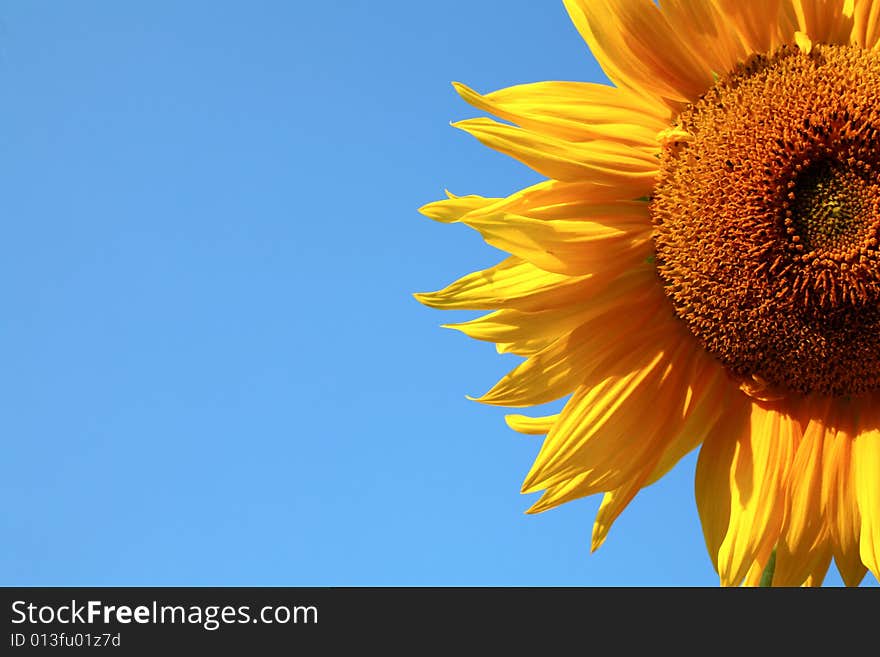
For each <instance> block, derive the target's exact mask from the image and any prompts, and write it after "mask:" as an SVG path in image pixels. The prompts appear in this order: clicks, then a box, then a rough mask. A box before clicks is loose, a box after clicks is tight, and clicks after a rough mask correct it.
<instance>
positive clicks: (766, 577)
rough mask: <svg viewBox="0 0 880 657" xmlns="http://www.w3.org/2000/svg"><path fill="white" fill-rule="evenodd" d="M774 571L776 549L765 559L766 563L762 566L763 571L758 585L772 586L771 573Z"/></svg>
mask: <svg viewBox="0 0 880 657" xmlns="http://www.w3.org/2000/svg"><path fill="white" fill-rule="evenodd" d="M775 571H776V550H775V549H774V550H773V552H771V553H770V559H769V560H768V561H767V565H766V566H765V567H764V572H763V573H762V574H761V583H760V584H759V586H761V587H762V588H763V587H765V586H773V573H774V572H775Z"/></svg>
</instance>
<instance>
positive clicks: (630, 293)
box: [444, 266, 660, 344]
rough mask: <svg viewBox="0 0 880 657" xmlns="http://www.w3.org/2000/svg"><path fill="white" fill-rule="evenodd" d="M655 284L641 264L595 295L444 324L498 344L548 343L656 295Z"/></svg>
mask: <svg viewBox="0 0 880 657" xmlns="http://www.w3.org/2000/svg"><path fill="white" fill-rule="evenodd" d="M659 285H660V283H659V281H657V278H656V274H655V273H654V272H653V271H652V270H651V268H650V267H647V266H645V267H643V268H641V269H640V270H637V271H633V272H632V273H629V274H627V275H624V276H621V277H619V278H617V279H615V280H612V281H611V282H609V283H608V284H607V286H603V288H602V289H601V291H600V292H599V293H598V294H595V295H587V294H584V298H583V299H582V300H581V301H579V302H578V303H571V304H568V305H565V306H561V307H559V308H550V309H548V310H539V311H535V312H526V311H522V310H499V311H496V312H494V313H490V314H488V315H484V316H482V317H478V318H477V319H472V320H470V321H467V322H461V323H459V324H444V326H445V327H446V328H451V329H455V330H457V331H461V332H462V333H464V334H465V335H467V336H468V337H470V338H473V339H475V340H486V341H489V342H496V343H501V344H513V343H519V342H526V341H532V340H535V339H541V340H548V341H550V342H552V341H554V340H556V339H558V338H560V337H561V336H563V335H565V334H567V333H570V332H571V331H573V330H574V329H576V328H577V327H579V326H582V325H583V324H586V323H587V322H589V321H591V320H594V319H596V318H597V317H600V316H603V315H607V314H608V313H609V312H615V311H616V312H618V313H627V314H629V313H630V312H631V309H632V308H633V305H632V304H633V303H638V302H640V301H641V300H642V297H643V296H644V295H645V294H649V295H652V296H656V292H655V291H652V290H650V289H649V288H651V287H656V286H659ZM585 291H586V290H585Z"/></svg>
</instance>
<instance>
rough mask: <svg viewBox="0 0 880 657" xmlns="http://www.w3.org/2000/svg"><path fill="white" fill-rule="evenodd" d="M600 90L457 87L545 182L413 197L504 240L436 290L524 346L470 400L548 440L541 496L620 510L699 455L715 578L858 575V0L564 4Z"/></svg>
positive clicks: (861, 69) (862, 466)
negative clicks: (428, 199)
mask: <svg viewBox="0 0 880 657" xmlns="http://www.w3.org/2000/svg"><path fill="white" fill-rule="evenodd" d="M565 6H566V8H567V10H568V12H569V14H570V16H571V18H572V20H573V21H574V24H575V26H576V27H577V29H578V31H579V32H580V34H581V35H582V36H583V38H584V40H585V41H586V42H587V44H588V46H589V48H590V50H591V51H592V53H593V55H594V56H595V57H596V59H597V60H598V62H599V64H600V65H601V66H602V68H603V70H604V71H605V73H606V74H607V76H608V78H609V79H610V80H611V81H612V83H613V85H614V86H609V85H601V84H591V83H582V82H539V83H534V84H523V85H519V86H514V87H510V88H507V89H502V90H500V91H495V92H492V93H489V94H486V95H482V94H480V93H477V92H476V91H474V90H473V89H470V88H468V87H466V86H464V85H462V84H457V83H456V84H455V85H454V86H455V89H456V90H457V91H458V93H459V94H460V95H461V96H462V97H463V98H464V100H466V101H467V102H469V103H470V104H471V105H473V106H474V107H476V108H478V109H479V110H482V111H485V112H488V113H490V114H493V115H495V116H497V117H499V118H500V119H502V120H503V121H504V122H498V121H495V120H492V119H488V118H476V119H471V120H465V121H461V122H459V123H456V124H454V125H455V126H456V127H458V128H460V129H462V130H465V131H466V132H468V133H470V134H471V135H473V136H474V137H476V138H477V139H478V140H479V141H481V142H482V143H483V144H485V145H487V146H489V147H491V148H493V149H495V150H498V151H500V152H502V153H505V154H507V155H509V156H512V157H514V158H516V159H517V160H519V161H521V162H523V163H524V164H526V165H528V166H529V167H531V168H533V169H534V170H536V171H537V172H538V173H540V174H541V175H542V176H545V177H546V178H548V180H546V181H543V182H541V183H539V184H537V185H534V186H532V187H529V188H527V189H523V190H521V191H518V192H516V193H514V194H513V195H511V196H509V197H507V198H486V197H482V196H462V197H457V196H453V195H449V198H447V199H445V200H442V201H438V202H435V203H430V204H428V205H426V206H425V207H423V208H422V209H421V211H422V212H423V213H424V214H425V215H427V216H428V217H430V218H432V219H435V220H437V221H441V222H445V223H463V224H465V225H467V226H469V227H471V228H473V229H475V230H477V231H479V233H480V234H481V235H482V237H483V238H484V239H485V240H486V241H487V242H488V243H489V244H491V245H493V246H495V247H498V248H499V249H502V250H504V251H506V252H508V253H509V254H510V256H509V257H508V258H506V259H505V260H503V261H502V262H500V263H499V264H497V265H495V266H494V267H491V268H489V269H485V270H483V271H479V272H475V273H472V274H470V275H467V276H465V277H463V278H460V279H459V280H457V281H455V282H453V283H452V284H450V285H449V286H448V287H446V288H445V289H442V290H440V291H437V292H432V293H426V294H417V295H416V297H417V299H418V300H419V301H421V302H422V303H424V304H426V305H428V306H432V307H435V308H442V309H469V310H483V311H491V312H490V313H489V314H486V315H484V316H481V317H479V318H477V319H474V320H472V321H467V322H464V323H459V324H453V325H449V326H451V327H452V328H455V329H457V330H459V331H461V332H463V333H465V334H466V335H468V336H470V337H472V338H476V339H478V340H487V341H490V342H494V343H496V345H497V349H498V351H499V352H500V353H512V354H516V355H519V356H522V357H524V360H523V361H522V362H521V363H520V364H519V365H518V366H517V367H516V368H515V369H514V370H513V371H511V372H510V373H509V374H508V375H507V376H505V377H504V378H503V379H501V381H499V382H498V383H497V384H496V385H495V386H494V387H493V388H492V389H491V390H489V391H488V392H487V393H486V394H485V395H483V396H482V397H480V398H479V399H478V401H481V402H484V403H486V404H494V405H501V406H507V407H530V406H536V405H540V404H544V403H546V402H551V401H553V400H557V399H562V398H564V397H568V399H567V401H566V403H565V405H564V407H563V409H562V410H561V412H559V413H558V414H555V415H551V416H544V417H530V416H524V415H509V416H507V422H508V424H509V425H510V426H511V427H512V428H513V429H514V430H516V431H519V432H522V433H525V434H535V435H544V434H546V438H545V439H544V442H543V446H542V448H541V450H540V452H539V453H538V456H537V458H536V460H535V463H534V465H533V466H532V468H531V471H530V472H529V473H528V475H527V476H526V478H525V482H524V485H523V492H525V493H532V492H537V491H543V495H542V496H541V497H540V499H539V500H538V501H537V503H536V504H535V505H534V506H533V507H532V508H531V509H530V511H532V512H539V511H544V510H547V509H550V508H552V507H555V506H557V505H560V504H563V503H565V502H568V501H570V500H574V499H577V498H581V497H584V496H588V495H594V494H598V493H602V494H603V495H604V497H603V499H602V503H601V506H600V508H599V511H598V514H597V517H596V520H595V524H594V527H593V538H592V548H593V549H594V550H595V549H596V548H597V547H599V545H601V544H602V542H603V541H604V540H605V538H606V536H607V534H608V531H609V529H610V527H611V525H612V523H613V522H614V520H615V519H616V518H617V517H618V516H619V514H620V513H621V511H623V509H624V508H625V507H626V506H627V505H628V504H629V502H630V501H631V500H632V499H633V498H634V497H635V495H636V494H637V493H638V492H639V491H640V490H641V489H642V488H644V487H645V486H648V485H650V484H652V483H653V482H655V481H657V480H658V479H659V478H660V477H662V476H663V475H664V474H665V473H667V472H668V471H669V470H670V469H671V468H672V467H673V466H674V465H675V464H676V463H677V462H678V461H679V460H680V459H681V458H682V457H683V456H684V455H686V454H688V453H689V452H691V451H692V450H694V449H695V448H698V447H699V449H700V452H699V458H698V462H697V469H696V478H695V479H696V481H695V494H696V501H697V508H698V511H699V515H700V520H701V523H702V528H703V534H704V538H705V542H706V546H707V548H708V552H709V555H710V557H711V559H712V562H713V564H714V566H715V569H716V571H717V572H718V574H719V576H720V581H721V583H722V584H723V585H726V586H737V585H741V584H746V585H755V584H758V583H759V582H760V580H761V579H762V574H763V575H764V577H765V579H766V578H769V577H772V584H773V585H780V586H798V585H813V586H816V585H820V584H821V583H822V580H823V578H824V576H825V573H826V572H827V570H828V567H829V565H830V562H831V560H832V559H833V560H834V562H835V564H836V566H837V569H838V570H839V571H840V574H841V576H842V578H843V580H844V582H845V583H846V584H847V585H852V586H854V585H858V584H859V583H860V582H861V581H862V579H863V578H864V576H865V574H866V572H867V570H870V571H871V572H872V574H873V575H874V577H878V578H880V2H876V3H875V2H873V1H871V0H846V1H844V0H762V1H760V2H757V1H756V2H742V1H741V0H704V1H702V2H701V1H698V0H691V1H688V0H661V2H659V3H654V2H652V1H651V0H565Z"/></svg>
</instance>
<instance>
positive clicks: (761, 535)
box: [697, 402, 800, 586]
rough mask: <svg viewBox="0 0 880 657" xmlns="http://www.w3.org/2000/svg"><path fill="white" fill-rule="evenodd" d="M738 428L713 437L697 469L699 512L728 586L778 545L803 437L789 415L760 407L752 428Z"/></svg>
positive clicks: (755, 406)
mask: <svg viewBox="0 0 880 657" xmlns="http://www.w3.org/2000/svg"><path fill="white" fill-rule="evenodd" d="M735 428H736V429H737V430H738V431H737V433H735V434H732V433H731V432H730V431H727V430H722V431H719V433H717V434H714V435H712V436H710V437H709V438H708V439H707V440H706V442H705V443H704V445H703V449H702V450H701V452H700V459H699V460H698V463H697V506H698V509H699V510H700V517H701V519H702V520H703V525H704V533H706V537H707V546H708V547H709V549H710V554H716V553H717V568H718V573H719V575H720V576H721V582H722V584H723V585H725V586H737V585H739V584H740V583H741V582H742V581H743V579H744V578H745V576H746V574H747V572H748V571H749V568H750V567H751V565H752V564H753V562H754V561H755V559H756V557H757V556H758V555H759V554H760V553H761V552H762V551H766V549H767V547H768V546H770V547H772V546H773V545H775V544H776V542H777V539H778V537H779V532H780V530H781V527H782V522H783V508H784V503H785V481H786V479H787V477H788V472H789V469H790V467H791V461H792V457H793V453H792V451H793V445H794V443H795V440H796V438H797V437H798V436H799V434H800V426H799V424H798V422H797V420H796V419H795V418H794V417H793V416H792V415H790V414H789V413H787V412H786V411H785V410H784V409H782V408H775V407H772V406H770V405H766V406H765V405H763V404H759V403H755V402H752V403H751V413H750V417H749V421H748V423H746V424H745V426H743V425H742V424H737V426H736V427H735ZM732 437H733V440H731V438H732ZM719 443H721V444H719ZM719 538H721V540H720V542H719V540H718V539H719Z"/></svg>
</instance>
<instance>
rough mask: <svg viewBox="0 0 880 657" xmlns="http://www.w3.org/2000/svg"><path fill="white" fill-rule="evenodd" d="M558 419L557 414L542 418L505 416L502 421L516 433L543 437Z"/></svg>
mask: <svg viewBox="0 0 880 657" xmlns="http://www.w3.org/2000/svg"><path fill="white" fill-rule="evenodd" d="M557 419H559V414H558V413H557V414H556V415H546V416H544V417H528V416H526V415H516V414H511V415H505V416H504V420H505V421H506V422H507V426H509V427H510V428H511V429H513V430H514V431H516V432H518V433H524V434H526V435H528V436H543V435H544V434H546V433H547V432H548V431H550V429H551V428H553V425H554V424H555V423H556V420H557Z"/></svg>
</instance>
